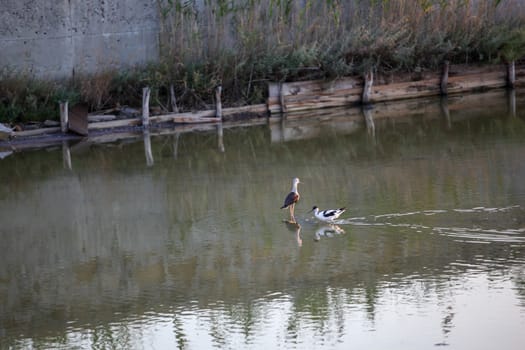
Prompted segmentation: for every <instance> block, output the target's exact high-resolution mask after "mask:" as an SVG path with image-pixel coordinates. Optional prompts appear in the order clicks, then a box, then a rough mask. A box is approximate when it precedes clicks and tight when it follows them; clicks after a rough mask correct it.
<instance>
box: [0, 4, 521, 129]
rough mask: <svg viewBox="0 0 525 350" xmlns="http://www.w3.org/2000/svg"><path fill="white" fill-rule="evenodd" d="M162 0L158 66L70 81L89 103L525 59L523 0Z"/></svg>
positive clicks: (238, 92)
mask: <svg viewBox="0 0 525 350" xmlns="http://www.w3.org/2000/svg"><path fill="white" fill-rule="evenodd" d="M157 4H158V11H159V12H158V13H159V20H160V57H161V59H160V62H156V63H153V64H150V65H148V66H145V67H137V68H136V69H133V70H126V71H120V72H117V71H110V72H107V71H101V72H98V73H96V74H91V75H84V76H82V77H76V78H75V82H74V83H73V84H70V85H69V87H70V86H73V89H74V91H75V92H76V94H77V95H78V98H79V100H80V101H83V102H86V103H88V104H89V106H90V108H91V109H100V108H104V107H112V106H113V105H114V104H116V103H119V104H134V103H135V104H137V105H140V103H139V102H138V101H139V100H140V96H141V95H140V91H141V89H142V87H143V86H145V85H148V86H150V87H151V88H152V104H153V105H157V106H159V107H160V108H163V109H166V108H167V106H168V105H169V103H168V100H169V91H170V87H171V86H172V85H173V87H174V90H175V94H176V95H177V102H178V103H179V104H180V107H181V109H182V110H184V109H186V110H187V109H191V108H204V107H206V106H211V105H212V103H213V89H214V87H215V86H216V85H217V84H219V83H220V84H222V86H223V88H224V89H223V102H224V103H225V104H226V105H234V104H251V103H261V102H263V101H264V98H265V95H266V82H267V81H269V80H273V81H285V80H288V81H289V80H301V79H302V80H304V79H317V78H325V77H338V76H344V75H351V74H362V73H363V72H365V71H368V70H370V69H373V70H375V71H378V72H383V73H395V72H411V71H413V70H415V69H418V70H422V69H436V68H437V67H438V66H440V65H441V63H442V62H443V60H445V59H446V60H448V61H450V62H451V63H468V64H470V63H478V62H486V63H491V62H502V61H506V60H517V59H520V58H521V57H523V56H524V55H525V4H524V3H523V1H521V0H505V1H503V0H447V1H445V0H396V1H394V0H323V1H313V0H236V1H234V0H157ZM14 78H16V76H15V77H13V75H11V76H10V79H7V80H4V79H2V82H1V83H0V92H3V93H2V94H1V95H0V119H1V118H3V119H4V120H5V115H6V113H5V111H6V110H8V115H9V117H8V118H9V119H11V120H12V119H21V118H23V117H25V116H26V115H25V114H24V113H23V111H24V110H26V109H27V105H28V104H26V103H25V102H22V101H24V100H25V99H27V97H25V98H22V97H21V96H18V94H19V93H20V91H21V90H20V89H18V90H17V89H13V88H10V86H11V87H12V86H13V84H12V83H10V81H12V80H13V79H14ZM15 80H16V79H15ZM6 89H7V90H10V89H11V91H7V93H6ZM16 91H19V92H18V93H17V92H16ZM53 91H54V90H53ZM57 93H58V94H60V93H62V92H60V91H59V90H57ZM10 96H11V97H10ZM53 99H56V97H53V98H47V99H46V98H43V100H45V101H51V100H53ZM38 100H39V101H40V100H42V98H40V97H39V98H38ZM15 105H16V106H18V107H16V108H15V107H14V106H15ZM17 108H18V109H17ZM1 111H4V112H1Z"/></svg>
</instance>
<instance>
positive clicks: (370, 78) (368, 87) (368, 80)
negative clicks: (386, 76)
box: [361, 69, 374, 104]
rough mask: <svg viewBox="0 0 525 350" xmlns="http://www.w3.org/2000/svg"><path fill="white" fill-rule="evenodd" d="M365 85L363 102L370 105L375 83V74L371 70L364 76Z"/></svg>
mask: <svg viewBox="0 0 525 350" xmlns="http://www.w3.org/2000/svg"><path fill="white" fill-rule="evenodd" d="M364 80H365V85H364V87H363V96H362V98H361V102H362V103H363V104H369V103H370V95H371V94H372V84H373V83H374V72H373V71H372V70H371V69H370V70H369V71H368V72H367V73H365V76H364Z"/></svg>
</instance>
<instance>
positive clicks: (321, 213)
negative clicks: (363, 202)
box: [310, 205, 346, 222]
mask: <svg viewBox="0 0 525 350" xmlns="http://www.w3.org/2000/svg"><path fill="white" fill-rule="evenodd" d="M310 211H313V212H314V215H315V217H316V218H317V219H318V220H321V221H324V222H333V221H334V220H335V219H337V218H338V217H339V216H340V215H341V214H343V213H344V212H345V211H346V208H339V209H326V210H319V208H318V207H317V206H315V205H314V207H313V208H312V210H310Z"/></svg>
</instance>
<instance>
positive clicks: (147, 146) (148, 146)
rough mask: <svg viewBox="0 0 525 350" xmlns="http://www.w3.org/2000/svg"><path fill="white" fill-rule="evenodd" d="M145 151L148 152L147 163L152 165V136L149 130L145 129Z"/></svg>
mask: <svg viewBox="0 0 525 350" xmlns="http://www.w3.org/2000/svg"><path fill="white" fill-rule="evenodd" d="M143 136H144V153H145V154H146V165H147V166H148V167H150V166H152V165H153V163H154V161H153V153H152V152H151V136H150V134H149V131H148V130H144V134H143Z"/></svg>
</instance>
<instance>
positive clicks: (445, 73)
mask: <svg viewBox="0 0 525 350" xmlns="http://www.w3.org/2000/svg"><path fill="white" fill-rule="evenodd" d="M449 68H450V62H449V61H445V62H443V70H442V72H441V83H440V85H439V88H440V91H441V95H447V94H448V88H447V86H448V71H449Z"/></svg>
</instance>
